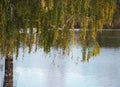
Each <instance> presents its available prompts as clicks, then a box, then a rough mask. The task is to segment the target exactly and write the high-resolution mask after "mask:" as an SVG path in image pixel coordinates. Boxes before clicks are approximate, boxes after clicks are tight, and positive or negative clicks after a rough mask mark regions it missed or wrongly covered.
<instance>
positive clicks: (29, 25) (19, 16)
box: [0, 0, 116, 59]
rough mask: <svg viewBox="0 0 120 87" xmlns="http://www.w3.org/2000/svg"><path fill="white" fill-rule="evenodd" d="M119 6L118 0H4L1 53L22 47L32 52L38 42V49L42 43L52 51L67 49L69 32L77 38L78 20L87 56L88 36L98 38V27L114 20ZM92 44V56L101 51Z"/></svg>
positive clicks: (0, 13) (0, 6) (0, 5)
mask: <svg viewBox="0 0 120 87" xmlns="http://www.w3.org/2000/svg"><path fill="white" fill-rule="evenodd" d="M115 8H116V0H19V1H18V0H1V1H0V53H1V55H2V56H6V55H13V53H14V52H15V53H16V56H18V54H19V48H20V47H22V48H23V50H24V49H25V48H26V47H28V48H29V52H31V51H32V46H33V45H34V44H35V45H36V50H37V49H38V48H41V47H42V48H44V51H45V52H46V53H48V52H49V51H50V48H51V47H56V48H57V49H58V48H62V49H63V53H64V52H65V51H67V50H66V48H68V43H69V36H70V37H71V40H72V43H73V42H74V26H75V24H76V23H78V24H80V27H81V31H82V32H80V35H79V36H80V40H81V41H83V42H82V46H83V57H84V58H83V59H85V51H86V46H87V45H85V44H86V42H87V39H86V38H90V39H93V40H95V39H96V34H97V31H98V29H102V27H103V24H104V23H106V22H109V23H111V21H112V18H113V14H114V10H115ZM34 28H36V31H35V32H34ZM69 28H72V31H71V32H69ZM87 29H89V30H90V32H89V33H87ZM28 30H29V32H28ZM21 31H23V32H22V33H20V32H21ZM92 47H93V49H92V50H91V51H89V52H88V59H89V58H90V56H91V55H93V56H95V55H96V54H98V53H99V51H98V48H99V46H98V44H97V43H94V46H92ZM91 52H92V53H91Z"/></svg>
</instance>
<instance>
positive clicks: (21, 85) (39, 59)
mask: <svg viewBox="0 0 120 87" xmlns="http://www.w3.org/2000/svg"><path fill="white" fill-rule="evenodd" d="M76 35H77V34H75V36H76ZM76 37H77V36H76ZM97 41H98V43H99V44H100V53H99V54H98V55H97V56H96V57H92V58H91V59H90V60H89V61H85V62H81V60H82V47H81V45H79V43H78V42H77V41H76V39H75V42H74V44H72V45H71V46H70V48H71V49H70V52H69V55H68V54H62V51H61V49H59V50H56V49H54V48H51V52H50V53H49V54H47V55H46V53H44V51H43V49H39V50H38V51H37V52H35V53H34V52H32V53H31V54H29V53H28V52H27V50H26V51H25V55H24V57H23V54H22V50H21V52H20V56H19V57H18V59H17V60H16V59H14V62H13V64H14V68H13V71H14V74H13V77H14V79H13V84H14V87H119V86H120V83H119V81H120V67H119V66H120V63H119V61H120V31H119V30H118V31H103V34H102V35H99V36H98V37H97Z"/></svg>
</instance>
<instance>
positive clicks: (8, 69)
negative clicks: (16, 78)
mask: <svg viewBox="0 0 120 87" xmlns="http://www.w3.org/2000/svg"><path fill="white" fill-rule="evenodd" d="M3 87H13V58H12V57H11V56H7V57H6V59H5V76H4V85H3Z"/></svg>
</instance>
